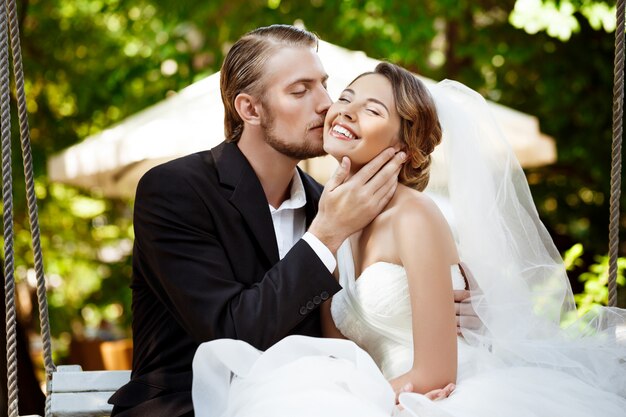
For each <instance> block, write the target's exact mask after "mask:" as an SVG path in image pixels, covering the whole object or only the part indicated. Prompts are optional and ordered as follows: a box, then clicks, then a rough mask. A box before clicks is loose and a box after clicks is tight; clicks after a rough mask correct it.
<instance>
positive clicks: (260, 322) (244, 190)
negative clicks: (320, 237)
mask: <svg viewBox="0 0 626 417" xmlns="http://www.w3.org/2000/svg"><path fill="white" fill-rule="evenodd" d="M300 176H301V177H302V182H303V184H304V188H305V191H306V198H307V204H306V208H305V211H306V218H307V226H308V225H309V224H310V222H311V221H312V219H313V218H314V217H315V214H316V213H317V203H318V201H319V197H320V194H321V190H322V187H321V186H320V185H319V184H318V183H316V182H315V181H314V180H313V179H312V178H310V177H309V176H308V175H306V174H304V173H302V172H300ZM134 228H135V244H134V250H133V280H132V284H131V288H132V293H133V342H134V352H133V372H132V377H131V381H130V382H129V383H128V384H126V385H125V386H123V387H122V388H120V389H119V390H118V391H117V392H116V393H115V394H114V395H113V396H112V397H111V399H110V400H109V402H110V403H111V404H114V405H115V408H114V411H113V415H119V416H123V417H127V416H139V415H142V416H143V415H150V416H164V417H165V416H167V417H174V416H179V415H183V414H186V413H189V412H191V411H192V403H191V380H192V374H191V362H192V359H193V355H194V353H195V351H196V349H197V347H198V345H199V344H200V343H202V342H206V341H208V340H213V339H220V338H232V339H240V340H244V341H246V342H249V343H250V344H252V345H253V346H255V347H257V348H259V349H262V350H265V349H267V348H268V347H269V346H271V345H272V344H274V343H276V342H277V341H279V340H280V339H282V338H283V337H285V336H287V335H290V334H304V335H311V336H320V335H321V334H320V333H321V330H320V317H319V309H318V308H317V307H318V305H319V304H320V300H325V299H328V298H329V297H330V296H332V295H333V294H334V293H336V292H337V291H338V290H339V289H340V286H339V285H338V284H337V282H336V280H335V279H334V277H333V276H332V274H330V273H329V272H328V269H326V267H325V266H324V264H323V263H322V261H321V260H320V259H319V257H318V256H317V255H316V254H315V252H314V251H313V250H312V249H311V247H310V246H309V245H308V244H307V243H306V242H305V241H303V240H300V241H299V242H298V243H296V245H295V246H294V247H293V248H292V249H291V251H289V253H288V254H287V255H286V256H285V257H284V258H283V259H282V260H279V256H278V248H277V244H276V238H275V233H274V227H273V224H272V219H271V215H270V211H269V207H268V202H267V199H266V197H265V194H264V192H263V189H262V187H261V183H260V182H259V180H258V178H257V176H256V174H255V173H254V171H253V169H252V167H251V166H250V164H249V163H248V161H247V159H246V158H245V156H244V155H243V154H242V153H241V151H240V150H239V148H238V147H237V145H236V144H232V143H222V144H221V145H219V146H217V147H216V148H213V149H212V150H210V151H205V152H200V153H196V154H193V155H189V156H186V157H183V158H180V159H177V160H174V161H171V162H168V163H165V164H163V165H160V166H158V167H155V168H153V169H151V170H150V171H148V173H146V174H145V175H144V176H143V178H142V179H141V181H140V182H139V185H138V187H137V194H136V199H135V212H134Z"/></svg>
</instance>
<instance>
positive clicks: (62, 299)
mask: <svg viewBox="0 0 626 417" xmlns="http://www.w3.org/2000/svg"><path fill="white" fill-rule="evenodd" d="M18 10H19V14H20V23H21V35H22V51H23V54H24V57H23V58H24V71H25V75H26V93H27V101H28V103H27V105H28V110H29V114H30V116H29V118H30V119H29V120H30V125H31V129H32V131H31V134H32V147H33V152H34V163H35V170H36V193H37V196H38V199H39V208H40V212H39V214H40V223H41V229H42V245H43V253H44V263H45V271H46V278H47V283H48V296H49V309H50V320H51V328H52V335H53V338H54V344H53V349H54V352H55V361H56V362H57V363H68V362H69V363H78V364H81V365H82V366H83V368H84V369H105V368H106V369H124V368H129V367H130V349H131V344H130V341H129V339H128V338H129V337H130V328H129V326H130V320H131V315H130V300H131V294H130V290H129V288H128V285H129V283H130V279H131V272H132V271H131V257H130V255H131V250H132V241H133V229H132V204H133V201H132V193H131V194H130V195H127V194H120V195H115V193H111V192H110V190H107V189H106V188H105V187H103V186H102V182H98V181H92V182H91V183H80V181H79V182H76V181H74V182H72V181H65V180H63V179H62V178H61V179H59V178H60V177H58V175H57V176H55V175H56V174H54V173H52V168H54V164H53V163H51V162H50V161H54V160H55V158H58V155H60V154H61V153H62V152H63V151H65V150H66V149H67V148H69V147H71V146H73V145H76V144H79V143H83V142H84V141H85V140H88V141H87V142H85V143H89V141H90V140H92V139H93V138H98V137H102V136H103V134H104V133H106V132H112V131H114V130H115V129H117V130H119V127H120V126H127V125H128V124H129V122H127V121H131V122H132V121H133V120H134V121H136V120H138V118H137V116H136V115H137V113H138V112H141V111H142V110H144V109H146V108H149V107H150V106H154V105H156V104H157V103H160V102H162V101H163V100H165V99H167V98H168V97H170V98H171V97H176V96H177V95H179V96H183V93H184V91H183V93H180V94H178V92H179V91H181V90H183V89H184V88H185V87H187V86H189V85H191V84H193V83H196V82H199V84H201V83H202V82H204V81H202V80H204V79H205V78H206V77H208V76H210V75H211V74H214V73H216V72H217V71H219V68H220V65H221V62H222V60H223V57H224V54H225V53H226V52H227V51H228V49H229V47H230V46H231V45H232V44H233V42H234V41H235V40H237V38H239V37H240V36H241V35H243V34H244V33H245V32H247V31H249V30H252V29H254V28H256V27H259V26H264V25H269V24H273V23H287V24H296V25H300V26H302V27H306V28H307V29H309V30H311V31H313V32H315V33H317V34H318V35H319V36H320V37H321V38H322V39H323V40H325V41H327V42H330V43H331V44H334V45H337V46H340V47H342V48H346V50H352V51H362V52H363V53H364V54H366V55H367V56H369V57H372V58H375V59H385V60H388V61H391V62H394V63H397V64H399V65H402V66H404V67H405V68H407V69H409V70H411V71H413V72H415V73H417V74H420V75H422V76H424V77H428V78H430V79H433V80H441V79H444V78H450V79H455V80H458V81H461V82H463V83H465V84H467V85H468V86H470V87H472V88H473V89H475V90H477V91H479V92H480V93H482V94H483V95H484V96H485V97H486V98H488V99H489V100H491V101H493V102H496V103H499V104H502V105H504V106H506V107H508V108H512V109H515V110H518V111H520V112H523V113H525V114H527V115H532V116H533V117H535V118H536V119H535V120H537V121H538V122H539V128H540V130H541V132H542V134H543V135H544V136H547V137H549V138H551V141H552V143H553V144H555V145H556V153H554V155H553V157H552V158H548V160H546V161H543V162H541V163H537V164H532V163H531V164H525V170H526V174H527V177H528V181H529V183H530V186H531V189H532V192H533V196H534V199H535V203H536V205H537V207H538V210H539V213H540V216H541V218H542V219H543V221H544V222H545V224H546V226H547V228H548V230H549V231H550V233H551V235H552V237H553V238H554V240H555V242H556V244H557V247H558V248H559V250H560V251H561V253H562V254H563V256H564V257H565V259H566V263H567V265H568V269H569V276H570V280H571V284H572V287H573V289H574V292H575V293H576V294H577V296H576V300H577V303H578V304H579V307H580V308H581V311H583V312H584V311H586V310H587V309H589V308H591V307H592V306H593V305H595V304H605V303H606V301H607V290H606V279H607V274H606V273H607V269H608V268H607V259H606V253H607V246H608V213H609V209H608V207H609V206H608V203H609V181H610V160H611V129H612V125H611V123H612V122H611V117H612V116H611V114H612V88H613V57H614V53H613V50H614V31H615V17H614V15H615V9H614V6H613V2H604V1H595V0H563V1H546V0H517V1H514V0H498V1H495V0H473V1H469V0H454V1H453V0H439V1H435V0H424V1H408V0H405V1H389V0H300V1H295V0H245V1H244V0H226V1H218V0H211V1H195V0H178V1H175V2H172V1H165V0H45V1H44V0H22V1H20V2H19V5H18ZM364 54H361V55H359V56H361V57H364V56H365V55H364ZM325 65H326V66H327V70H328V72H329V74H330V77H331V80H332V78H333V71H332V70H331V69H329V68H328V66H329V65H328V64H327V61H325ZM335 65H338V66H339V67H340V66H341V65H342V63H341V62H335ZM345 65H348V63H345ZM372 68H373V65H372ZM370 69H371V68H370ZM336 71H338V70H336ZM187 91H189V90H187ZM205 94H209V95H210V94H212V100H219V96H218V94H219V93H218V92H217V90H211V89H208V90H206V91H205ZM170 100H171V99H170ZM195 110H196V111H200V112H202V111H203V108H202V107H200V108H198V107H197V106H196V107H195ZM206 112H207V117H209V116H210V114H212V113H211V112H212V110H211V109H207V110H206ZM140 114H141V113H140ZM143 114H145V112H144V113H143ZM152 114H153V116H154V117H157V118H158V112H154V111H153V113H152ZM134 115H135V116H134ZM155 115H156V116H155ZM183 123H184V122H183V121H181V133H179V134H176V133H173V134H171V135H170V137H169V138H168V139H169V141H170V142H172V143H181V142H184V141H185V140H186V137H185V133H183V132H184V129H183ZM215 123H216V124H217V125H216V126H214V127H213V129H214V130H215V131H216V132H218V133H220V132H221V131H222V126H221V124H220V123H221V119H218V120H217V122H215ZM131 124H132V123H131ZM12 126H13V129H14V130H16V129H15V128H16V126H17V121H14V123H13V125H12ZM14 140H15V146H16V148H15V149H19V144H18V137H17V135H16V136H15V139H14ZM140 144H141V147H142V148H143V149H144V150H150V149H151V148H155V149H156V148H159V149H160V148H162V146H163V145H162V144H161V143H160V142H157V141H156V139H155V140H154V141H152V138H151V137H150V136H148V137H146V138H144V140H142V141H141V142H140ZM212 145H213V143H209V141H207V144H206V146H205V147H206V148H209V147H210V146H212ZM117 152H120V153H124V152H125V148H123V147H122V148H120V149H117ZM129 152H130V151H129ZM101 156H103V157H104V158H105V159H107V160H108V158H109V157H108V156H106V154H102V153H101ZM111 158H113V156H111ZM14 159H15V161H14V167H15V168H14V169H15V171H14V178H15V182H16V184H18V185H17V186H16V189H15V216H16V221H17V226H16V232H15V233H16V243H15V245H16V246H15V247H16V259H15V264H16V280H17V287H16V295H17V299H18V308H19V315H18V316H19V320H20V324H21V326H23V328H24V329H25V333H26V335H27V338H28V340H29V341H30V342H29V344H30V346H31V355H32V357H33V359H34V360H35V366H36V367H37V366H39V365H38V363H39V362H40V361H41V359H40V356H39V355H40V353H39V352H38V350H39V346H40V341H39V336H38V331H39V330H38V326H39V324H38V322H37V319H36V317H37V314H36V309H37V303H36V298H35V274H34V270H33V269H32V268H33V267H32V254H31V252H30V237H29V227H28V218H27V214H26V213H27V211H26V203H25V199H24V191H23V189H24V187H23V186H21V185H20V184H22V183H21V182H20V181H22V179H23V174H22V168H21V167H20V155H19V152H17V150H16V151H14ZM135 162H137V161H135ZM135 162H133V161H131V162H129V163H128V165H126V166H125V168H128V169H132V168H133V167H134V166H135V165H134V163H135ZM118 174H119V175H124V172H122V171H116V173H114V175H118ZM75 176H80V172H79V173H78V174H76V175H75ZM95 176H96V177H97V175H95ZM53 179H54V181H53ZM68 183H74V184H76V183H80V184H81V186H75V185H68ZM624 203H626V200H625V198H622V205H623V204H624ZM622 211H623V210H622ZM622 219H623V220H622V222H621V223H622V227H624V226H625V225H626V217H624V216H622ZM625 253H626V246H624V244H622V246H621V249H620V254H621V255H624V254H625ZM619 265H620V279H619V283H620V287H619V305H620V306H622V307H624V306H626V291H625V290H624V289H623V287H624V278H623V276H621V271H622V269H623V268H624V267H625V266H626V260H625V259H620V264H619Z"/></svg>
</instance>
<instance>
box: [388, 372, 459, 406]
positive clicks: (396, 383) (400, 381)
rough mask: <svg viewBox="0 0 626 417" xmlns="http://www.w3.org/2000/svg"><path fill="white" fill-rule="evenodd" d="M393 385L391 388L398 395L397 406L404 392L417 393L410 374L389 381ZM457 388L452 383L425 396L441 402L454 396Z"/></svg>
mask: <svg viewBox="0 0 626 417" xmlns="http://www.w3.org/2000/svg"><path fill="white" fill-rule="evenodd" d="M389 383H390V384H391V388H393V392H394V393H395V394H396V404H398V397H399V396H400V394H402V393H403V392H415V388H414V386H413V383H412V382H411V380H410V374H409V373H406V374H404V375H401V376H399V377H397V378H394V379H392V380H391V381H389ZM455 388H456V385H454V384H452V383H450V384H448V385H446V386H445V387H443V388H438V389H434V390H432V391H429V392H427V393H425V394H424V396H425V397H426V398H428V399H429V400H432V401H435V400H441V399H443V398H447V397H449V396H450V394H452V391H454V389H455Z"/></svg>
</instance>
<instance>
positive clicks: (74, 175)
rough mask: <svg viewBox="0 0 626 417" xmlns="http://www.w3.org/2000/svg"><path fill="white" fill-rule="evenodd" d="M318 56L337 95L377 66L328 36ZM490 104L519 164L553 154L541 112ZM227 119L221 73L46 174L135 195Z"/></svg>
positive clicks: (82, 147)
mask: <svg viewBox="0 0 626 417" xmlns="http://www.w3.org/2000/svg"><path fill="white" fill-rule="evenodd" d="M319 56H320V58H321V60H322V63H323V64H324V67H325V68H326V71H328V74H329V75H330V78H329V81H328V90H329V92H330V95H331V97H333V98H335V97H337V96H338V95H339V93H340V92H341V91H342V89H343V88H345V86H346V85H347V84H348V83H349V82H350V81H352V80H353V79H354V78H355V77H356V76H357V75H358V74H360V73H362V72H365V71H371V70H373V69H374V67H375V66H376V64H377V63H378V62H380V61H378V60H375V59H372V58H369V57H367V56H366V55H365V54H364V53H362V52H355V51H349V50H347V49H344V48H341V47H338V46H335V45H333V44H330V43H327V42H320V47H319ZM420 79H422V80H423V81H424V82H426V83H433V82H434V81H432V80H429V79H426V78H423V77H420ZM491 105H492V108H493V111H494V115H495V117H496V118H497V119H498V120H499V121H500V124H501V125H502V127H503V130H504V132H505V135H506V137H507V138H508V140H509V141H510V143H511V145H512V146H513V149H514V150H515V153H516V155H517V157H518V159H519V160H520V162H521V164H522V166H525V167H530V166H540V165H545V164H549V163H552V162H554V161H555V160H556V146H555V144H554V140H553V139H552V138H550V137H547V136H545V135H543V134H542V133H541V132H540V130H539V123H538V121H537V118H536V117H533V116H530V115H527V114H524V113H521V112H518V111H516V110H512V109H510V108H507V107H504V106H501V105H498V104H495V103H491ZM223 126H224V110H223V107H222V102H221V97H220V92H219V73H216V74H213V75H211V76H209V77H207V78H205V79H203V80H201V81H198V82H196V83H194V84H192V85H190V86H188V87H186V88H185V89H183V90H182V91H180V92H179V93H178V94H176V95H173V96H171V97H169V98H167V99H165V100H163V101H161V102H159V103H157V104H155V105H154V106H151V107H149V108H147V109H145V110H143V111H141V112H139V113H137V114H135V115H132V116H130V117H128V118H126V119H125V120H123V121H122V122H120V123H119V124H117V125H115V126H113V127H111V128H108V129H106V130H104V131H102V132H100V133H98V134H97V135H93V136H90V137H88V138H87V139H85V140H84V141H83V142H81V143H78V144H76V145H74V146H71V147H70V148H68V149H66V150H65V151H63V152H61V153H60V154H57V155H54V156H52V157H51V158H50V159H49V160H48V175H49V178H50V180H51V181H57V182H62V183H65V184H71V185H76V186H79V187H84V188H89V189H98V190H100V191H101V192H102V193H103V195H105V196H109V197H123V198H132V197H133V196H134V193H135V187H136V186H137V182H138V181H139V178H141V176H142V175H143V174H144V173H145V172H146V171H147V170H148V169H150V168H151V167H153V166H155V165H158V164H160V163H162V162H165V161H168V160H170V159H174V158H176V157H179V156H183V155H187V154H189V153H193V152H197V151H201V150H205V149H209V148H212V147H214V146H215V145H217V144H219V143H220V142H221V141H222V140H223V137H224V136H223V135H224V128H223ZM335 166H336V163H335V161H334V160H333V159H332V158H330V157H323V158H316V159H313V160H309V161H304V162H303V163H302V167H303V168H304V169H305V170H307V171H308V172H309V173H311V174H312V175H313V176H314V177H315V178H316V179H317V180H318V181H320V182H322V183H324V182H325V181H326V180H327V179H328V177H329V175H330V174H331V173H332V172H333V170H334V167H335Z"/></svg>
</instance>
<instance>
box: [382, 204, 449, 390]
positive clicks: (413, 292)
mask: <svg viewBox="0 0 626 417" xmlns="http://www.w3.org/2000/svg"><path fill="white" fill-rule="evenodd" d="M397 208H398V212H397V213H396V215H395V216H394V219H393V234H394V241H395V242H396V244H397V251H398V254H399V257H400V260H401V262H402V264H403V265H404V268H405V269H406V272H407V279H408V285H409V295H410V299H411V312H412V324H413V367H412V369H411V370H410V371H409V372H408V373H407V374H405V375H402V376H401V377H399V378H396V379H395V380H393V381H391V382H392V385H393V386H394V389H398V388H400V387H404V386H405V385H406V384H407V383H410V384H412V387H413V391H414V392H419V393H427V392H429V391H432V390H435V389H439V388H443V387H445V386H447V385H448V384H450V383H454V382H455V381H456V373H457V339H456V321H455V310H454V299H453V293H452V280H451V276H450V274H451V273H450V266H451V265H452V264H454V263H456V262H458V255H457V252H456V246H455V244H454V239H453V238H452V234H451V233H450V230H449V227H448V225H447V223H446V221H445V219H444V218H443V215H442V214H441V213H440V212H439V210H438V209H437V208H436V206H435V205H434V203H432V202H431V201H430V200H422V199H415V200H414V199H410V200H409V201H405V202H404V203H403V204H401V205H399V206H398V207H397Z"/></svg>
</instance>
